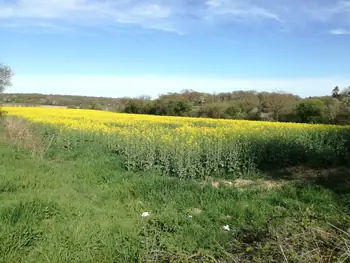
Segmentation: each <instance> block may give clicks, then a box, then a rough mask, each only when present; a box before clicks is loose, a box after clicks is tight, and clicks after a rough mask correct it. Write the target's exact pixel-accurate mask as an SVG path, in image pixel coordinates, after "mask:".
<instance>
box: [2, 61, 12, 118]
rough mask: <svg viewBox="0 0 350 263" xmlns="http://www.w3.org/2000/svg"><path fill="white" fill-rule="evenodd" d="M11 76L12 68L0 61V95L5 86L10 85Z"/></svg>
mask: <svg viewBox="0 0 350 263" xmlns="http://www.w3.org/2000/svg"><path fill="white" fill-rule="evenodd" d="M12 76H13V71H12V69H11V68H10V67H8V66H5V65H3V64H1V63H0V95H2V93H3V92H4V90H5V89H6V88H7V87H10V86H11V85H12V83H11V80H12ZM0 97H1V96H0ZM1 114H2V113H1V108H0V116H1Z"/></svg>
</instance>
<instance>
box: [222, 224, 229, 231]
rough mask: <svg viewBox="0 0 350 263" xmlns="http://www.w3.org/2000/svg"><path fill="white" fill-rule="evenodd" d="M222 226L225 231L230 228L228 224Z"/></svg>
mask: <svg viewBox="0 0 350 263" xmlns="http://www.w3.org/2000/svg"><path fill="white" fill-rule="evenodd" d="M223 228H224V229H225V230H226V231H231V228H230V226H229V225H226V226H224V227H223Z"/></svg>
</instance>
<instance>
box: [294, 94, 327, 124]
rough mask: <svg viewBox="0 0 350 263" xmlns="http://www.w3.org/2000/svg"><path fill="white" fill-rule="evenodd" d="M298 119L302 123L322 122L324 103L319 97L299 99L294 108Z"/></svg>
mask: <svg viewBox="0 0 350 263" xmlns="http://www.w3.org/2000/svg"><path fill="white" fill-rule="evenodd" d="M296 113H297V116H298V118H299V121H301V122H303V123H322V122H323V121H324V114H325V105H324V102H323V101H322V100H320V99H307V100H304V101H301V102H300V103H299V105H298V106H297V108H296Z"/></svg>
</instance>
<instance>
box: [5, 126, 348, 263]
mask: <svg viewBox="0 0 350 263" xmlns="http://www.w3.org/2000/svg"><path fill="white" fill-rule="evenodd" d="M48 131H50V129H48V130H46V132H48ZM38 134H39V133H38ZM42 134H45V133H44V132H43V133H42ZM1 135H3V134H1V132H0V138H1ZM38 136H39V135H38ZM66 136H67V135H66ZM2 137H3V136H2ZM50 138H51V134H46V139H44V138H41V137H40V139H42V140H43V141H44V144H45V147H44V148H45V149H46V147H47V146H48V144H49V141H50ZM60 138H61V141H64V139H67V138H68V137H63V135H62V137H60ZM96 138H97V137H96ZM96 138H95V139H96ZM69 145H70V147H62V143H60V144H58V143H53V144H52V145H50V147H49V149H46V151H45V154H44V155H39V154H33V151H34V150H33V149H30V148H28V147H27V148H26V147H19V146H18V145H15V142H13V141H9V140H6V139H5V138H3V139H2V140H0V160H1V161H0V262H6V263H7V262H35V263H40V262H128V263H129V262H146V261H147V262H283V261H284V260H285V259H284V256H283V253H285V256H286V257H287V258H288V259H289V262H316V260H317V258H314V255H313V254H316V256H317V257H318V258H322V256H323V257H324V261H319V262H328V261H326V260H328V259H330V260H329V262H338V259H339V258H340V257H341V256H342V255H343V254H344V248H343V247H342V243H340V242H341V240H338V238H337V236H336V235H337V231H335V230H334V228H332V227H330V225H329V224H328V223H331V224H333V225H334V226H337V227H339V228H341V229H347V227H348V226H349V225H350V224H349V223H350V222H349V218H348V216H347V215H346V214H345V213H344V211H348V210H347V209H348V208H349V206H347V204H349V201H348V200H349V198H348V194H347V193H346V192H345V193H343V192H341V193H340V192H339V193H338V192H336V191H334V190H332V189H328V188H327V187H326V186H321V185H317V184H314V183H311V182H309V183H308V182H303V183H302V184H300V183H297V182H294V181H291V182H285V183H284V187H283V188H273V189H270V190H267V189H266V188H264V187H258V186H256V185H253V186H247V187H229V186H222V187H220V188H218V189H216V188H214V187H213V186H212V185H211V183H210V182H209V180H208V179H207V180H204V181H199V180H189V179H186V180H180V179H178V178H175V177H167V176H159V175H157V174H156V173H154V172H147V173H142V172H130V171H125V169H124V166H123V160H122V159H120V157H119V156H118V155H117V154H115V153H114V152H113V151H111V150H110V149H108V148H107V147H105V146H104V144H103V143H100V141H98V140H97V139H96V140H94V139H93V138H92V139H91V140H85V141H79V142H74V143H72V144H69ZM261 176H262V175H259V174H258V175H256V177H257V178H259V177H261ZM231 179H234V178H231ZM250 179H252V178H250ZM143 212H149V213H150V216H149V217H147V218H143V217H141V214H142V213H143ZM189 216H192V218H189ZM224 225H229V226H230V228H231V231H229V232H228V231H225V230H224V229H223V226H224ZM320 229H321V230H322V231H323V232H322V231H318V230H320ZM324 233H328V234H327V235H326V234H324ZM315 242H316V243H317V245H316V243H315ZM343 246H344V247H345V245H344V244H343ZM281 247H282V249H283V253H282V250H281ZM336 247H337V249H335V248H336ZM314 249H319V252H317V253H315V252H314V253H309V254H306V253H307V252H310V251H312V250H314ZM333 249H335V250H334V252H332V251H333ZM316 256H315V257H316ZM330 256H331V258H329V257H330ZM333 256H334V258H332V257H333Z"/></svg>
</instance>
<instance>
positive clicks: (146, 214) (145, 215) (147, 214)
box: [141, 212, 149, 217]
mask: <svg viewBox="0 0 350 263" xmlns="http://www.w3.org/2000/svg"><path fill="white" fill-rule="evenodd" d="M141 216H142V217H147V216H149V213H148V212H143V213H142V215H141Z"/></svg>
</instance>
